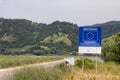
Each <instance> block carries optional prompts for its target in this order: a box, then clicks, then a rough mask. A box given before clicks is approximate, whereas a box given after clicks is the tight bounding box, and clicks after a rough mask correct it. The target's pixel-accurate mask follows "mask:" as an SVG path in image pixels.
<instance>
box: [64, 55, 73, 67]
mask: <svg viewBox="0 0 120 80" xmlns="http://www.w3.org/2000/svg"><path fill="white" fill-rule="evenodd" d="M66 62H67V65H69V66H73V65H75V59H74V57H72V58H67V59H66Z"/></svg>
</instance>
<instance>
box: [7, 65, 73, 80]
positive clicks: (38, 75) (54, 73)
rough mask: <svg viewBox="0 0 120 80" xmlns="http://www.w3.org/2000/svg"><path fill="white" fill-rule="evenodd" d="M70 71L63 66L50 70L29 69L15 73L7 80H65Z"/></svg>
mask: <svg viewBox="0 0 120 80" xmlns="http://www.w3.org/2000/svg"><path fill="white" fill-rule="evenodd" d="M70 71H71V69H70V67H67V66H66V65H65V64H60V65H57V66H55V67H50V68H43V67H41V68H38V67H31V68H30V67H29V68H24V69H22V70H20V71H17V72H15V74H14V75H13V77H11V78H9V79H8V80H66V78H67V77H66V76H67V75H68V74H69V73H70Z"/></svg>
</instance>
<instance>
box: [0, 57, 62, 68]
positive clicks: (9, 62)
mask: <svg viewBox="0 0 120 80" xmlns="http://www.w3.org/2000/svg"><path fill="white" fill-rule="evenodd" d="M60 59H62V58H57V57H50V56H48V57H47V56H4V55H0V68H9V67H16V66H23V65H28V64H35V63H42V62H47V61H54V60H60Z"/></svg>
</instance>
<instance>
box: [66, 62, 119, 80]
mask: <svg viewBox="0 0 120 80" xmlns="http://www.w3.org/2000/svg"><path fill="white" fill-rule="evenodd" d="M89 64H91V65H93V64H94V65H93V67H91V66H90V65H88V63H85V66H87V67H85V69H84V73H83V72H82V69H81V67H79V66H81V64H80V65H79V66H76V65H75V66H74V67H73V70H72V72H71V76H72V79H67V80H120V64H117V63H115V62H106V63H99V62H98V68H97V74H96V70H95V62H90V63H89Z"/></svg>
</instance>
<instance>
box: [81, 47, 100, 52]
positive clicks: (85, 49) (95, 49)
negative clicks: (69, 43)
mask: <svg viewBox="0 0 120 80" xmlns="http://www.w3.org/2000/svg"><path fill="white" fill-rule="evenodd" d="M79 53H92V54H93V53H95V54H96V53H97V54H101V47H79Z"/></svg>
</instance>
